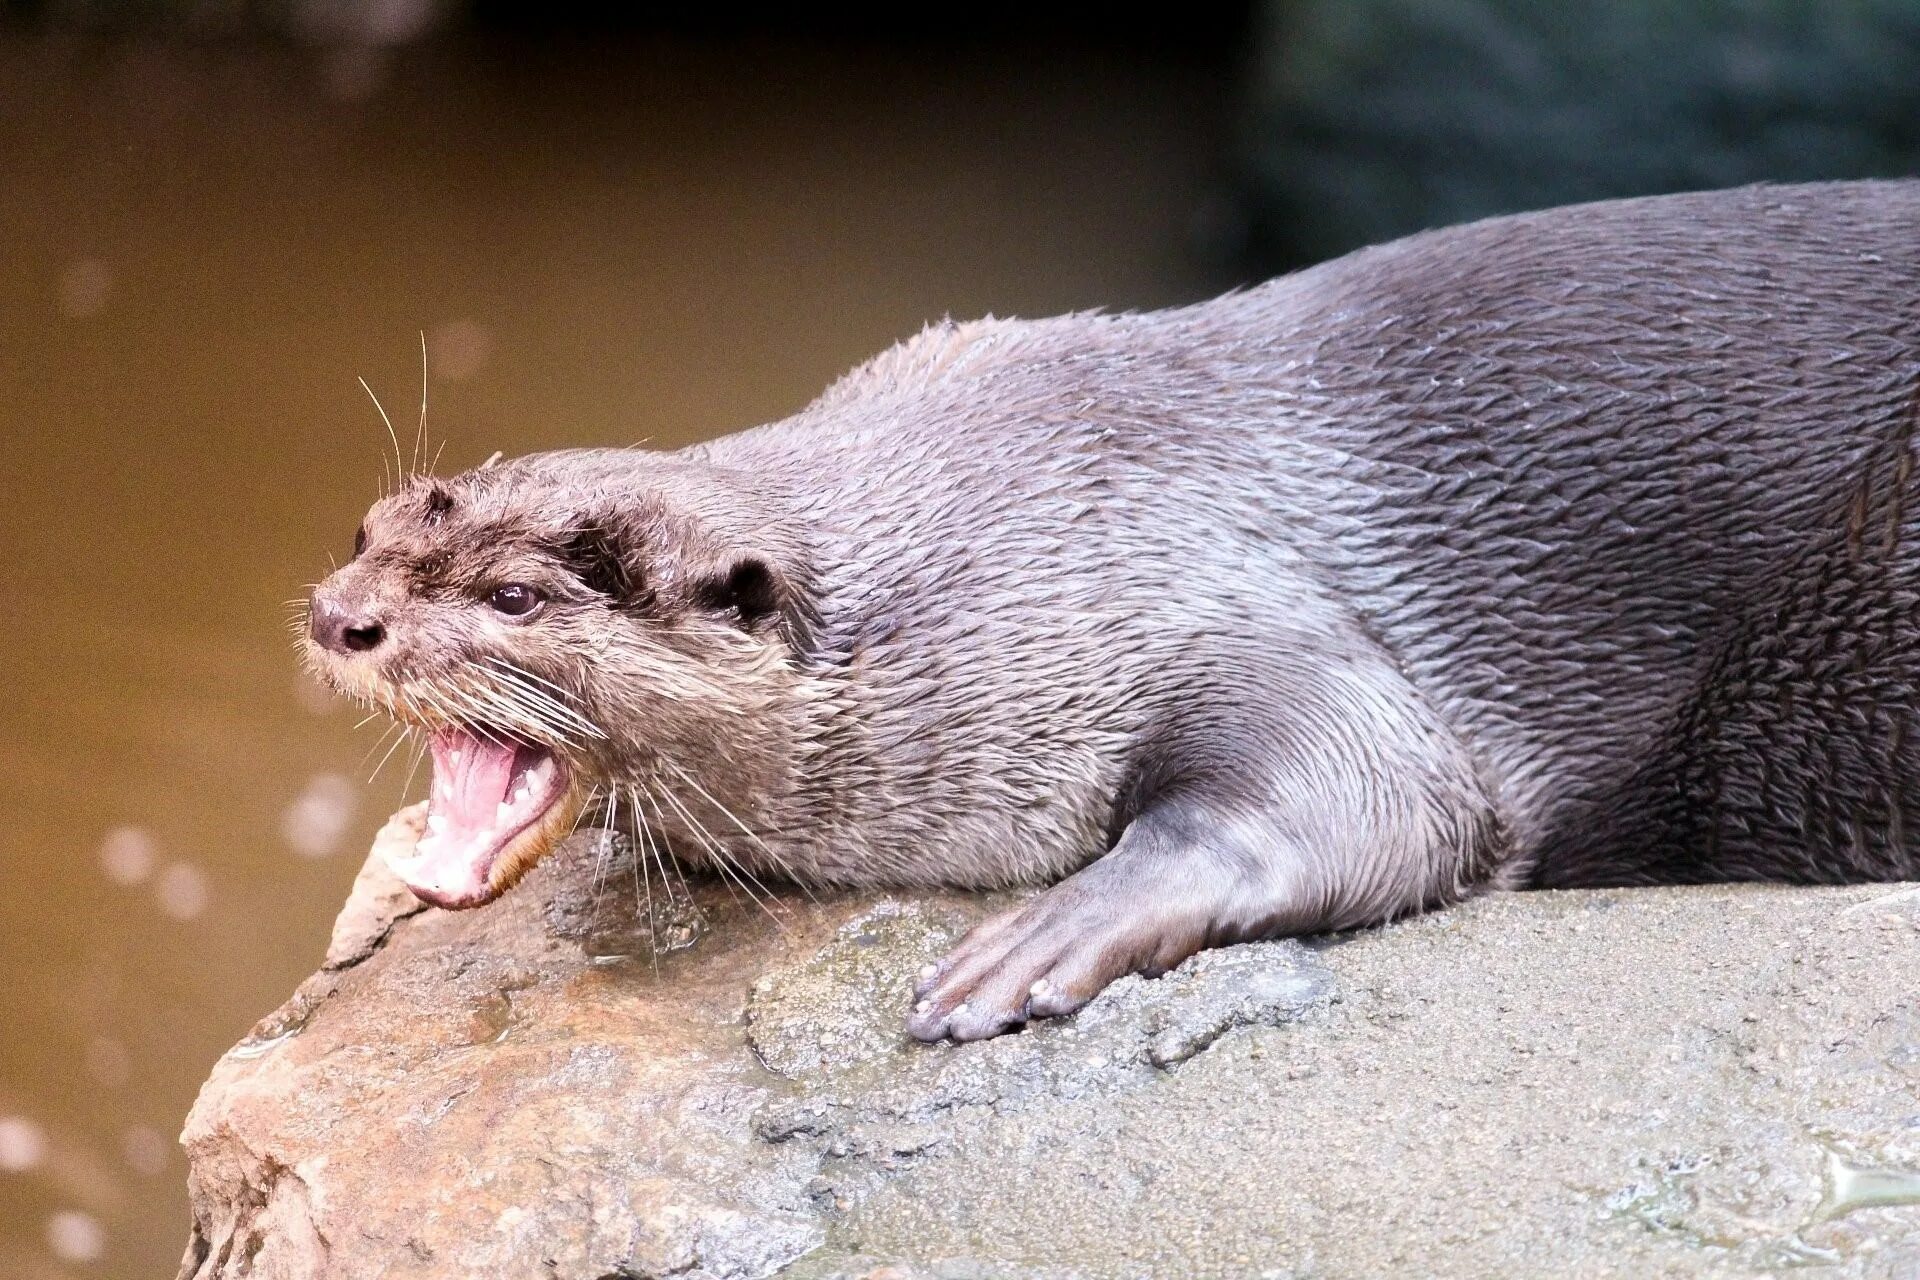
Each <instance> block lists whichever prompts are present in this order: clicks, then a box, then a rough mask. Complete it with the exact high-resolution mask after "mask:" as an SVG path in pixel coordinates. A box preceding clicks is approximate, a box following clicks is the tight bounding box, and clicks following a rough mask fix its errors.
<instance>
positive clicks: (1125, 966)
mask: <svg viewBox="0 0 1920 1280" xmlns="http://www.w3.org/2000/svg"><path fill="white" fill-rule="evenodd" d="M1085 876H1087V873H1086V872H1082V873H1081V875H1080V876H1076V877H1074V878H1073V879H1070V880H1068V881H1066V882H1065V883H1063V884H1060V885H1057V886H1055V887H1054V888H1053V889H1050V890H1048V891H1047V892H1046V893H1043V894H1041V895H1040V896H1039V897H1038V898H1035V899H1034V900H1033V901H1032V902H1029V903H1027V904H1026V905H1025V906H1024V907H1020V908H1017V909H1016V910H1013V911H1009V912H1006V913H1004V914H1002V915H998V916H995V917H993V918H992V919H990V920H986V921H983V922H982V923H981V924H979V925H978V926H976V927H975V928H974V929H973V930H972V931H971V932H969V933H968V934H967V936H966V937H964V938H962V939H961V940H960V943H959V945H958V946H956V947H954V949H953V951H952V952H950V953H949V954H948V955H947V957H946V959H944V960H942V961H941V962H940V963H938V964H936V965H929V966H928V967H927V970H926V972H924V973H923V974H922V975H921V977H920V981H919V982H918V983H917V984H916V985H915V987H914V999H915V1004H914V1006H913V1012H912V1013H911V1014H910V1015H909V1016H908V1018H907V1031H908V1033H909V1034H911V1035H913V1036H915V1037H916V1038H918V1039H921V1040H940V1039H946V1038H951V1039H954V1040H984V1039H985V1038H987V1037H988V1036H997V1035H999V1034H1001V1033H1002V1032H1005V1031H1011V1030H1014V1029H1015V1028H1017V1027H1019V1026H1021V1025H1022V1024H1024V1023H1025V1022H1026V1021H1027V1020H1028V1019H1030V1018H1053V1017H1059V1016H1060V1015H1062V1014H1068V1013H1072V1012H1074V1011H1075V1010H1076V1009H1079V1008H1080V1007H1081V1006H1082V1005H1084V1004H1086V1003H1087V1001H1089V1000H1091V999H1093V997H1094V996H1096V995H1098V994H1099V993H1100V991H1101V990H1102V989H1103V988H1105V987H1106V985H1107V984H1108V983H1110V982H1112V981H1113V980H1114V979H1116V978H1121V977H1125V976H1126V975H1127V974H1129V973H1147V974H1156V975H1157V974H1161V973H1165V972H1166V971H1167V970H1168V969H1171V968H1173V967H1174V966H1175V965H1177V964H1179V963H1180V962H1181V961H1182V960H1185V959H1186V958H1187V957H1188V956H1190V955H1192V954H1193V953H1194V952H1195V951H1197V950H1199V949H1200V946H1201V945H1202V942H1203V939H1204V934H1203V931H1201V930H1198V929H1192V928H1184V927H1178V926H1177V925H1176V924H1175V922H1174V921H1173V920H1171V919H1169V918H1168V917H1167V915H1166V914H1164V913H1162V912H1158V911H1156V910H1154V908H1153V907H1152V906H1151V905H1149V904H1148V903H1146V902H1143V901H1140V900H1139V899H1138V898H1137V897H1136V896H1135V895H1125V896H1124V897H1123V896H1121V895H1118V894H1115V893H1112V892H1110V891H1107V890H1106V889H1104V888H1096V887H1095V886H1094V885H1092V884H1089V883H1082V882H1081V880H1082V877H1085ZM1128 899H1132V900H1131V901H1129V900H1128Z"/></svg>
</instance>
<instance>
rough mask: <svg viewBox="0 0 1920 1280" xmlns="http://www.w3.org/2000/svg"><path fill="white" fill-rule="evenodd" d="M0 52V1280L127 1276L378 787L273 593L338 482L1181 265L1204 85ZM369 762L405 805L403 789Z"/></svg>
mask: <svg viewBox="0 0 1920 1280" xmlns="http://www.w3.org/2000/svg"><path fill="white" fill-rule="evenodd" d="M929 61H930V59H929V57H928V56H926V55H922V54H914V53H910V52H899V51H896V52H887V53H882V52H869V53H865V54H852V53H846V52H827V51H821V50H813V51H795V50H792V49H787V50H780V49H772V48H751V49H743V48H740V47H737V46H736V47H731V48H720V47H709V48H693V47H688V46H684V45H682V46H658V47H642V48H627V49H623V50H620V51H617V52H609V51H607V50H605V49H587V48H582V47H576V48H559V47H552V46H547V47H543V48H528V47H525V46H519V47H514V48H502V47H492V46H487V45H484V44H478V43H475V42H472V41H459V40H456V41H451V42H449V43H447V44H445V45H442V46H440V47H438V48H435V49H428V50H420V51H411V52H408V53H405V54H402V55H401V56H399V57H398V58H397V59H395V60H393V61H392V62H390V63H384V62H382V61H380V60H378V59H374V60H371V61H362V62H346V63H342V62H337V61H336V62H334V63H332V64H330V65H323V64H322V62H321V61H319V60H317V59H316V57H315V56H314V55H312V54H308V53H302V52H299V51H292V50H277V51H261V50H253V49H247V48H241V47H235V46H221V47H218V48H211V49H192V48H166V47H158V46H149V45H140V44H124V43H99V42H88V43H74V42H70V41H69V42H55V41H49V40H46V39H41V38H34V39H27V38H24V37H19V36H14V37H8V36H6V35H4V34H0V263H4V266H3V267H0V479H3V482H4V489H3V490H0V605H3V606H4V616H3V617H0V672H3V673H4V688H5V696H4V697H3V698H0V814H4V819H5V828H4V831H3V832H0V867H4V871H5V882H4V889H0V969H3V970H4V973H5V981H4V983H0V1260H3V1262H0V1271H4V1272H5V1273H6V1274H7V1275H9V1276H14V1275H18V1276H23V1277H28V1278H29V1280H39V1278H41V1277H56V1276H91V1275H111V1276H128V1277H133V1276H149V1275H165V1274H170V1273H171V1268H172V1266H173V1265H174V1261H175V1260H176V1259H177V1257H178V1255H179V1247H180V1243H181V1241H182V1240H183V1239H184V1224H185V1218H184V1204H185V1196H184V1192H183V1190H182V1181H183V1178H184V1175H185V1164H184V1161H183V1160H182V1159H181V1157H180V1156H179V1154H178V1152H177V1150H176V1148H175V1146H174V1138H175V1135H176V1134H177V1133H178V1130H179V1124H180V1120H181V1118H182V1116H183V1114H184V1113H185V1110H186V1108H187V1106H188V1105H189V1103H190V1102H191V1100H192V1098H193V1093H194V1090H195V1088H196V1087H197V1086H198V1084H199V1082H200V1080H201V1079H202V1077H203V1076H204V1075H205V1073H206V1071H207V1069H208V1068H209V1066H210V1065H211V1064H212V1062H213V1060H214V1059H215V1057H217V1056H218V1055H219V1053H220V1052H221V1051H222V1050H224V1049H225V1048H227V1047H228V1046H229V1045H231V1044H233V1043H234V1042H235V1041H236V1040H238V1039H239V1038H240V1037H241V1036H242V1035H243V1034H244V1033H245V1032H246V1030H247V1029H248V1027H249V1026H251V1025H252V1023H253V1022H254V1021H255V1020H256V1019H257V1018H258V1017H259V1016H260V1015H262V1014H264V1013H266V1012H267V1011H268V1010H270V1009H272V1008H273V1007H274V1006H275V1005H276V1004H277V1003H278V1002H279V1001H280V1000H281V999H283V998H284V997H285V996H286V995H287V993H288V992H289V991H290V990H291V989H292V987H293V986H294V984H295V983H296V982H297V981H298V980H299V979H300V978H301V977H303V976H304V975H305V974H306V973H307V972H308V971H309V970H310V969H311V968H312V967H313V965H314V964H315V963H316V962H317V960H318V958H319V956H320V954H321V951H322V949H323V947H324V943H325V937H326V930H327V925H328V922H329V921H330V919H331V916H332V913H333V911H334V909H335V908H336V907H337V905H338V904H339V902H340V900H341V899H342V898H343V897H344V896H345V894H346V891H347V887H348V884H349V882H350V881H351V879H352V876H353V873H354V870H355V868H356V866H357V863H358V860H359V857H360V854H361V852H362V851H363V850H364V849H365V847H366V845H367V842H368V840H369V839H370V837H371V835H372V833H373V831H374V829H375V828H376V826H377V825H378V824H379V822H380V820H381V819H382V817H383V816H384V815H385V814H386V813H387V812H388V811H390V810H391V809H392V808H393V807H394V806H395V805H396V803H397V801H398V798H399V795H400V792H401V789H402V784H403V780H404V777H405V774H406V769H405V767H404V762H402V763H400V764H399V765H396V764H389V765H388V766H387V768H386V770H385V771H384V772H383V773H382V774H381V776H380V777H379V778H378V779H377V780H375V781H374V782H373V783H372V784H371V785H370V784H369V783H368V780H367V778H368V772H369V770H370V769H371V767H372V765H373V759H370V758H369V757H368V752H369V748H370V747H372V746H373V744H374V741H375V739H376V737H377V736H378V727H377V726H369V727H368V728H366V729H364V730H359V731H356V730H355V728H354V722H355V719H356V717H355V716H354V715H353V714H351V713H349V712H348V711H346V710H345V709H343V708H339V707H336V706H334V705H333V704H331V703H330V702H329V701H328V700H327V699H326V698H325V697H323V696H320V695H318V694H317V693H316V692H315V691H314V690H312V689H310V688H309V687H307V686H306V685H304V684H303V683H302V682H301V680H300V679H299V678H298V677H297V674H296V667H295V664H294V662H293V659H292V657H291V653H290V649H289V645H288V642H287V639H286V636H285V634H284V631H283V621H284V619H285V617H286V615H287V610H286V608H285V605H284V602H285V601H287V600H288V599H289V598H291V597H294V596H296V595H297V594H299V592H300V591H301V588H302V584H304V583H306V582H309V581H311V580H312V579H314V578H316V577H317V576H319V575H320V574H322V573H324V572H325V570H326V569H327V566H328V556H329V553H333V554H339V553H341V552H342V551H344V550H345V548H346V547H347V544H348V541H349V539H350V537H351V532H352V530H353V528H354V525H355V523H356V522H357V520H358V518H359V515H360V512H361V510H362V508H363V507H364V506H365V504H366V503H367V501H368V500H369V499H370V498H371V497H372V496H373V495H374V494H375V492H376V489H377V487H378V484H379V481H380V468H381V462H380V458H381V451H382V449H383V448H384V447H385V435H384V432H383V431H382V429H381V428H380V426H379V421H378V419H377V417H376V416H375V415H374V413H373V411H372V408H371V406H370V405H369V404H368V403H367V401H366V398H365V396H364V395H363V394H362V392H361V390H360V388H359V387H358V386H357V385H356V383H355V378H356V376H359V375H365V376H366V378H367V380H368V382H369V383H370V384H371V385H372V387H373V388H374V389H375V390H376V391H377V392H378V393H379V394H380V395H381V396H382V398H383V399H385V400H386V402H387V404H388V407H389V409H390V410H392V411H393V412H394V414H395V417H396V419H398V420H399V421H400V422H401V423H402V424H403V425H404V424H408V423H410V422H411V418H412V415H414V414H415V413H417V410H418V403H419V401H418V396H419V392H420V384H419V376H420V370H419V348H418V343H419V334H420V333H421V332H422V331H424V332H425V334H426V338H427V344H428V348H429V364H430V369H431V378H430V383H429V393H430V397H429V398H430V409H429V415H430V420H429V427H430V431H431V433H432V437H433V439H434V440H435V441H436V442H439V441H444V442H445V456H444V459H443V466H445V467H449V468H457V467H460V466H464V465H471V464H473V463H475V462H478V461H480V460H481V459H483V458H484V457H485V456H486V455H487V454H489V453H491V452H492V451H493V450H495V449H504V450H506V451H508V452H509V453H513V452H521V451H525V450H530V449H536V448H542V447H547V446H555V445H562V444H594V443H600V444H612V443H619V444H624V443H631V442H634V441H637V440H641V439H650V440H652V441H654V442H656V443H660V444H669V445H670V444H676V443H681V442H685V441H690V440H694V439H697V438H700V437H704V436H708V435H712V434H716V433H719V432H722V431H726V430H730V429H733V428H736V427H740V426H745V425H749V424H751V423H754V422H756V421H760V420H764V419H767V418H772V417H777V416H779V415H781V414H783V413H784V412H787V411H790V410H792V409H794V408H796V407H798V406H799V405H800V404H801V403H803V402H804V401H805V400H806V399H807V398H809V397H810V396H811V395H812V394H813V393H815V392H816V391H818V390H819V389H820V388H821V387H822V386H824V385H825V383H826V382H827V381H828V380H829V379H831V378H832V377H833V376H835V375H836V374H837V373H839V372H840V371H842V370H843V369H845V368H846V367H847V366H849V365H850V364H852V363H854V362H855V361H856V360H858V359H860V358H861V357H863V356H865V355H867V354H870V353H872V352H873V351H875V350H877V349H879V348H880V347H882V346H883V345H885V344H886V343H888V342H889V341H891V340H892V339H894V338H896V337H899V336H902V335H904V334H906V333H909V332H911V331H912V330H914V329H916V328H917V327H918V326H919V325H921V324H922V323H923V322H925V321H927V320H930V319H934V318H937V317H939V316H941V315H942V314H945V313H949V312H951V313H952V314H954V315H956V316H965V315H972V314H978V313H981V312H986V311H993V312H997V313H1000V314H1039V313H1048V312H1054V311H1059V310H1063V309H1067V308H1071V307H1078V306H1094V305H1110V306H1111V305H1120V306H1149V305H1158V304H1163V303H1167V302H1172V301H1177V300H1183V299H1187V298H1192V297H1198V296H1201V295H1202V294H1204V293H1206V292H1208V291H1210V290H1211V289H1212V288H1214V287H1215V286H1216V285H1218V284H1220V283H1222V282H1221V281H1220V280H1218V279H1217V278H1208V277H1207V276H1206V275H1205V274H1204V273H1203V272H1201V271H1200V270H1199V269H1198V268H1196V267H1195V266H1194V265H1193V260H1192V257H1191V255H1190V252H1189V249H1188V241H1187V237H1188V232H1189V228H1190V226H1191V225H1192V222H1193V220H1194V219H1195V218H1196V216H1197V215H1198V214H1199V212H1200V210H1201V207H1202V204H1203V200H1204V196H1205V193H1206V190H1207V187H1208V183H1209V182H1210V180H1211V179H1212V177H1213V176H1214V169H1213V164H1214V157H1215V155H1216V154H1217V147H1218V126H1219V124H1220V118H1221V108H1222V104H1223V102H1224V99H1225V97H1226V94H1227V91H1228V87H1229V86H1228V84H1227V83H1226V80H1225V75H1224V73H1223V72H1221V71H1219V70H1217V69H1207V68H1198V67H1191V66H1188V67H1179V66H1161V65H1140V64H1137V63H1127V62H1123V61H1120V60H1116V59H1101V58H1092V57H1081V56H1077V55H1056V56H1051V57H1047V58H1028V59H1025V60H1014V59H1010V58H1006V57H1002V56H998V55H975V56H969V57H966V58H962V59H959V60H957V61H956V60H951V59H949V60H944V63H943V65H940V66H937V67H935V66H930V65H928V63H929ZM423 781H424V780H423V779H416V780H415V782H414V786H415V789H416V793H417V792H418V789H419V787H420V786H421V785H422V783H423Z"/></svg>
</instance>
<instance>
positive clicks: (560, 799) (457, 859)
mask: <svg viewBox="0 0 1920 1280" xmlns="http://www.w3.org/2000/svg"><path fill="white" fill-rule="evenodd" d="M432 749H433V792H432V795H431V797H430V798H429V799H428V801H427V827H426V831H425V833H424V834H422V835H421V837H420V841H419V843H418V844H417V845H415V846H414V848H413V851H412V852H411V853H409V854H407V855H405V856H402V857H389V858H388V860H387V862H388V865H389V866H391V867H392V868H393V871H394V874H395V875H397V876H399V877H400V878H401V879H402V880H404V881H405V882H406V885H407V888H409V889H411V890H412V891H413V893H414V896H415V897H417V898H420V899H422V900H423V901H426V902H430V903H432V904H433V905H434V906H436V907H447V908H450V909H457V908H461V907H477V906H479V905H481V904H482V903H485V902H491V901H492V900H493V899H495V898H497V897H499V896H500V895H501V894H503V893H505V892H506V891H507V890H508V889H510V888H512V887H513V884H514V882H515V881H517V880H518V879H519V878H520V877H521V876H522V875H523V874H525V873H526V871H527V869H528V868H529V867H531V866H533V864H534V863H536V862H538V861H539V860H540V859H541V858H542V857H544V856H546V853H547V851H548V850H549V849H551V848H553V846H554V845H556V844H558V843H559V841H560V838H561V836H563V835H565V834H566V831H567V828H568V826H569V825H570V824H571V823H572V822H573V820H574V818H575V817H576V816H578V813H579V809H580V804H579V802H578V800H577V798H576V797H575V795H574V790H575V789H574V786H573V781H572V778H571V776H570V775H569V773H568V770H567V767H566V765H565V764H563V763H562V762H561V760H560V759H559V758H558V757H557V756H555V755H554V754H553V753H552V752H551V751H549V750H547V749H546V748H545V747H542V746H539V745H537V744H535V743H530V742H521V741H516V740H515V739H513V738H511V737H508V736H507V735H505V734H501V733H497V732H495V731H492V730H488V729H481V728H472V727H467V726H460V725H456V726H452V727H448V728H443V729H439V730H437V731H435V733H434V735H433V739H432Z"/></svg>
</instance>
